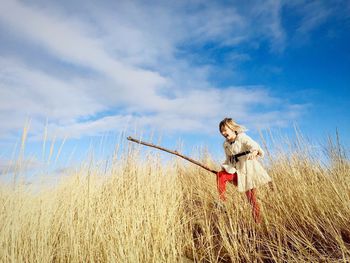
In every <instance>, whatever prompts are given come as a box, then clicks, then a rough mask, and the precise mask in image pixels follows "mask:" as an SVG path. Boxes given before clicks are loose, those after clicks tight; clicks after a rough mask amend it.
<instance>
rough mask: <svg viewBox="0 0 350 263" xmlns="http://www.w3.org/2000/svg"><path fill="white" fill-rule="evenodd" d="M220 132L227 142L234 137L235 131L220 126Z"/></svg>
mask: <svg viewBox="0 0 350 263" xmlns="http://www.w3.org/2000/svg"><path fill="white" fill-rule="evenodd" d="M221 134H222V136H224V137H225V138H226V139H227V140H228V141H229V142H232V141H234V140H235V139H236V133H235V132H234V131H233V130H231V129H230V128H229V127H227V126H224V127H222V128H221Z"/></svg>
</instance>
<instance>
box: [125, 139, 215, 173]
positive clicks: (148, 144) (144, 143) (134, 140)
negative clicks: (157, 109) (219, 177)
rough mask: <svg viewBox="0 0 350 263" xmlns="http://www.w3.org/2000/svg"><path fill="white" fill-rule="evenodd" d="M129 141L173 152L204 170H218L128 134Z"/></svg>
mask: <svg viewBox="0 0 350 263" xmlns="http://www.w3.org/2000/svg"><path fill="white" fill-rule="evenodd" d="M127 139H128V140H129V141H132V142H136V143H139V144H143V145H146V146H149V147H153V148H156V149H159V150H162V151H165V152H168V153H171V154H174V155H177V156H179V157H181V158H183V159H185V160H187V161H189V162H191V163H194V164H196V165H198V166H200V167H202V168H204V169H205V170H207V171H209V172H212V173H214V174H217V173H218V172H217V171H215V170H212V169H210V168H209V167H207V166H205V165H204V164H201V163H200V162H198V161H196V160H193V159H191V158H189V157H187V156H185V155H182V154H181V153H179V152H177V151H171V150H168V149H166V148H163V147H160V146H157V145H154V144H152V143H148V142H143V141H140V140H136V139H134V138H132V137H131V136H129V137H128V138H127Z"/></svg>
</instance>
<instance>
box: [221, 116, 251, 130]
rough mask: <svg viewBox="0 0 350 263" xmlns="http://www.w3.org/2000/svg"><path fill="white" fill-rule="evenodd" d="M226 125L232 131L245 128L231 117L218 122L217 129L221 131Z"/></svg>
mask: <svg viewBox="0 0 350 263" xmlns="http://www.w3.org/2000/svg"><path fill="white" fill-rule="evenodd" d="M224 127H227V128H229V129H230V130H232V131H235V132H237V133H241V132H245V131H246V130H247V129H246V127H244V126H242V125H239V124H238V123H236V122H235V121H234V120H232V119H231V118H225V119H223V120H222V121H221V122H220V124H219V131H220V132H221V130H222V128H224Z"/></svg>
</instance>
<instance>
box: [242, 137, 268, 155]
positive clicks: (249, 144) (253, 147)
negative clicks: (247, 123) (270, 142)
mask: <svg viewBox="0 0 350 263" xmlns="http://www.w3.org/2000/svg"><path fill="white" fill-rule="evenodd" d="M241 141H242V144H243V145H245V147H246V148H247V150H249V151H258V155H259V156H260V157H264V151H263V150H262V149H261V147H260V146H259V144H258V143H257V142H256V141H254V140H253V139H252V138H250V137H249V136H248V135H247V134H242V136H241Z"/></svg>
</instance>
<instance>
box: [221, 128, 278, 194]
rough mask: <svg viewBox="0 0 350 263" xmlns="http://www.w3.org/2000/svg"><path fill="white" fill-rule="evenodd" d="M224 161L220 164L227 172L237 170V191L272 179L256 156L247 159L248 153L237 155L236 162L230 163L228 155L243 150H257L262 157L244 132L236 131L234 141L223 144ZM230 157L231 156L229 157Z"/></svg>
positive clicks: (257, 147)
mask: <svg viewBox="0 0 350 263" xmlns="http://www.w3.org/2000/svg"><path fill="white" fill-rule="evenodd" d="M223 146H224V150H225V154H226V161H225V162H224V163H223V164H222V167H223V168H224V169H225V171H226V172H227V173H235V172H237V179H238V180H237V181H238V185H237V186H238V191H239V192H246V191H248V190H250V189H252V188H256V187H257V186H259V185H263V184H266V183H268V182H270V181H271V180H272V179H271V177H270V176H269V175H268V174H267V172H266V170H265V169H264V168H263V166H262V165H261V164H260V162H259V161H258V160H257V157H256V158H254V159H253V160H248V159H247V158H248V156H249V154H248V155H244V156H241V157H238V160H239V161H238V162H234V161H233V163H231V162H230V156H232V155H234V154H238V153H241V152H245V151H254V150H256V151H258V156H260V157H263V156H264V152H263V150H262V149H261V147H260V146H259V144H258V143H256V142H255V141H254V140H253V139H252V138H250V137H249V136H248V135H247V134H245V133H238V134H237V137H236V139H235V141H234V142H233V143H232V144H231V143H230V142H228V141H227V140H226V141H225V142H224V144H223ZM231 159H232V158H231Z"/></svg>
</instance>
